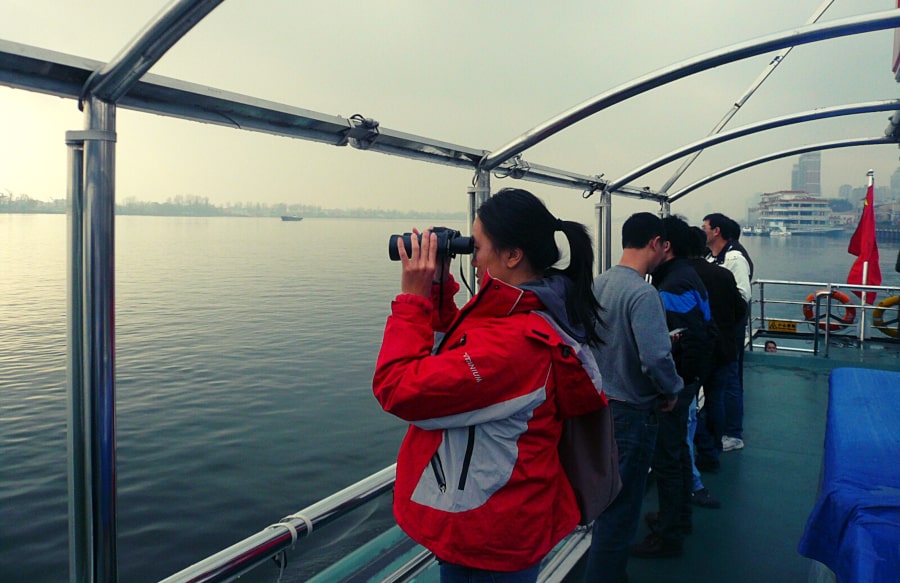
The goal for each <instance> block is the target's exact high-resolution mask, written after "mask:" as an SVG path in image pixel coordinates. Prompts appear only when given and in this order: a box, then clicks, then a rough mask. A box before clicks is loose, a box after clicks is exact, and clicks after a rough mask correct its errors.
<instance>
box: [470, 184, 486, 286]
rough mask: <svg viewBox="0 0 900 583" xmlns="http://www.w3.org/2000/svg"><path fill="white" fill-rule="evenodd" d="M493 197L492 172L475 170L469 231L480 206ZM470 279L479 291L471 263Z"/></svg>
mask: <svg viewBox="0 0 900 583" xmlns="http://www.w3.org/2000/svg"><path fill="white" fill-rule="evenodd" d="M490 197H491V173H490V172H487V171H484V170H476V171H475V197H474V200H473V202H474V207H473V208H472V212H471V215H470V218H471V221H470V222H469V231H470V234H471V229H472V223H474V222H475V214H476V212H477V211H478V208H479V207H480V206H481V205H482V204H484V202H485V201H486V200H487V199H489V198H490ZM469 281H471V282H472V289H474V290H475V291H476V292H478V282H477V281H476V280H475V267H474V266H473V265H472V264H471V262H470V263H469Z"/></svg>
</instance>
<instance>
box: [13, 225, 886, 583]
mask: <svg viewBox="0 0 900 583" xmlns="http://www.w3.org/2000/svg"><path fill="white" fill-rule="evenodd" d="M410 226H411V223H410V221H408V220H402V221H389V220H351V219H307V220H304V221H302V222H300V223H282V222H281V221H279V220H278V219H262V218H180V217H178V218H176V217H132V216H122V217H118V218H117V222H116V236H117V248H116V266H117V267H116V270H117V271H116V284H117V288H116V359H117V360H116V377H117V415H118V418H117V436H118V455H117V457H118V530H119V542H118V553H119V574H120V580H121V581H126V582H129V583H131V582H144V581H157V580H159V579H161V578H164V577H166V576H168V575H171V574H172V573H174V572H176V571H178V570H180V569H182V568H184V567H186V566H188V565H189V564H191V563H193V562H195V561H197V560H199V559H201V558H204V557H206V556H208V555H210V554H212V553H214V552H216V551H218V550H221V549H223V548H225V547H227V546H229V545H231V544H233V543H235V542H237V541H239V540H241V539H243V538H244V537H246V536H249V535H250V534H253V533H255V532H257V531H258V530H261V529H262V528H264V527H266V526H268V525H269V524H271V523H273V522H277V521H278V520H279V519H280V518H281V517H282V516H284V515H286V514H289V513H291V512H295V511H297V510H300V509H301V508H303V507H305V506H307V505H309V504H311V503H313V502H315V501H317V500H319V499H321V498H323V497H325V496H326V495H328V494H330V493H332V492H334V491H335V490H337V489H339V488H342V487H344V486H346V485H349V484H351V483H352V482H354V481H356V480H358V479H361V478H363V477H364V476H366V475H368V474H370V473H372V472H374V471H376V470H379V469H381V468H383V467H385V466H387V465H389V464H391V463H393V461H394V455H395V453H396V450H397V446H398V444H399V442H400V439H401V438H402V435H403V433H404V431H405V427H404V425H403V424H402V423H400V422H399V421H398V420H396V419H394V418H392V417H390V416H388V415H386V414H385V413H383V412H382V411H381V409H380V408H379V406H378V405H377V403H376V402H375V400H374V399H373V398H372V396H371V385H370V381H371V374H372V370H373V367H374V361H375V357H376V355H377V351H378V347H379V343H380V339H381V331H382V327H383V324H384V319H385V317H386V316H387V313H388V308H389V301H390V299H391V298H392V297H393V295H394V294H395V293H396V291H397V290H398V289H399V265H398V264H397V263H392V262H390V261H388V259H387V240H388V236H389V235H390V234H391V233H396V232H403V231H407V230H409V227H410ZM422 226H425V225H422ZM448 226H452V227H455V228H459V229H461V230H464V227H463V225H462V224H459V223H454V222H450V223H448ZM617 228H618V227H617ZM65 238H66V218H65V217H64V216H60V215H2V214H0V266H2V267H0V447H2V466H0V468H2V469H0V581H2V582H3V583H7V582H9V583H13V582H16V583H18V582H21V581H36V582H37V581H54V582H55V581H64V580H66V578H67V575H66V573H67V544H68V543H67V528H68V527H67V512H68V510H67V502H66V495H67V486H66V470H67V462H66V370H65V368H66V336H65V334H66V324H65V316H66V239H65ZM744 243H745V245H746V246H747V247H748V249H749V250H750V253H751V254H752V256H753V258H754V261H755V262H756V276H757V277H762V278H770V279H807V280H812V281H823V282H824V281H829V280H830V281H843V280H844V278H846V274H847V270H848V269H849V267H850V264H851V260H852V259H853V258H852V257H851V256H850V255H848V254H847V252H846V245H847V239H846V238H841V239H825V238H803V237H793V238H788V239H768V238H746V240H745V241H744ZM895 245H896V244H895ZM896 253H897V250H896V247H895V246H894V247H891V246H888V245H885V246H884V247H883V249H882V271H883V272H884V274H885V283H886V284H888V283H890V284H892V285H900V275H898V274H896V273H894V272H893V263H894V259H895V257H896ZM613 257H614V261H616V260H617V259H618V250H615V251H614V253H613ZM799 299H802V298H799ZM387 505H388V502H385V504H383V505H382V507H380V508H378V509H376V510H375V512H379V513H381V514H384V515H386V514H387V513H388V509H387V508H386V506H387ZM338 530H340V529H338ZM370 534H371V533H366V532H365V531H358V532H357V536H361V537H366V536H369V535H370ZM315 538H317V537H314V539H315ZM308 542H313V541H312V540H310V541H308ZM340 542H341V541H340V540H337V538H336V535H333V534H331V535H329V534H327V533H325V532H323V533H322V538H320V539H318V540H317V541H316V542H315V545H314V546H309V548H308V549H304V550H303V551H301V552H300V553H295V555H294V556H292V559H291V560H292V561H295V562H297V561H299V562H301V563H303V562H314V561H315V560H322V561H324V560H325V559H323V557H324V556H326V555H328V554H329V552H331V553H334V554H339V553H340V552H341V551H340V550H339V547H340V544H339V543H340ZM299 546H300V545H298V547H299ZM298 555H299V556H298ZM314 558H315V559H314ZM309 568H310V569H312V568H313V566H310V567H309ZM264 571H265V573H264V576H261V577H260V580H267V581H271V580H274V576H273V574H274V573H276V572H275V570H274V569H272V570H264ZM246 580H257V579H253V578H247V579H246Z"/></svg>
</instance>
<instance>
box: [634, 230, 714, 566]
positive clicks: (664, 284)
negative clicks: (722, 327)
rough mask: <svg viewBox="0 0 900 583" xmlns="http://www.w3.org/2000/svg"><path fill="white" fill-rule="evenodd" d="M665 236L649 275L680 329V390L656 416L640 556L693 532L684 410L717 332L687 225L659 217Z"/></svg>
mask: <svg viewBox="0 0 900 583" xmlns="http://www.w3.org/2000/svg"><path fill="white" fill-rule="evenodd" d="M663 224H664V226H665V229H666V236H667V237H668V239H669V241H668V245H667V246H666V254H665V258H664V259H663V262H662V263H661V264H660V265H659V267H657V268H656V270H655V271H653V274H652V275H653V286H654V287H655V288H656V289H657V290H659V295H660V298H661V299H662V303H663V306H664V308H665V310H666V323H667V325H668V329H669V330H670V334H672V333H673V332H674V331H676V330H679V331H680V332H679V333H678V334H677V336H676V338H677V340H676V341H675V342H674V344H673V347H672V357H673V358H674V360H675V367H676V370H677V371H678V374H679V376H680V377H681V379H682V381H683V382H684V389H683V390H682V391H681V393H680V394H679V395H678V403H676V405H675V408H674V409H672V410H671V411H668V412H666V413H662V414H660V415H659V435H658V436H657V438H656V450H655V452H654V454H653V463H652V464H651V468H652V469H653V475H654V476H656V489H657V492H658V494H659V512H658V513H655V514H654V515H653V516H652V517H653V518H656V520H655V521H652V520H648V522H650V523H651V526H652V532H651V533H650V534H648V535H647V537H646V538H645V539H644V540H643V541H642V542H640V543H638V544H636V545H635V546H634V547H633V548H632V549H631V554H632V555H634V556H637V557H644V558H660V557H673V556H678V555H680V554H681V553H682V552H683V546H684V537H685V535H686V534H687V533H688V532H691V530H692V529H693V525H692V521H691V513H692V510H691V506H692V499H691V498H692V495H693V492H694V489H693V485H694V476H693V463H692V462H691V453H690V449H689V447H688V412H689V409H690V406H691V403H692V401H693V400H694V398H695V397H696V396H697V392H698V391H699V390H700V385H701V384H703V383H704V382H705V381H706V379H707V378H708V377H709V375H710V373H711V371H712V354H713V350H714V347H715V343H716V340H717V338H718V335H719V332H718V329H717V328H716V324H715V322H714V321H713V319H712V313H711V311H710V308H709V296H708V294H707V291H706V286H704V285H703V282H702V281H701V280H700V276H698V275H697V272H696V271H695V270H694V268H693V267H691V265H690V263H688V260H687V256H688V254H689V249H690V239H691V237H692V236H693V235H692V234H691V231H690V227H689V226H688V224H687V223H686V222H684V221H683V220H682V219H680V218H678V217H674V216H669V217H666V218H664V219H663Z"/></svg>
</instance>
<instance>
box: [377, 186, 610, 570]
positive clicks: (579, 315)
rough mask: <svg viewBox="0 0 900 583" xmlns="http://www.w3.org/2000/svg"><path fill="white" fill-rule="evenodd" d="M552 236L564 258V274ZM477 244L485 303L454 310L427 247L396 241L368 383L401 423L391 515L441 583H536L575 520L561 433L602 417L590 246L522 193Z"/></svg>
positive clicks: (429, 240)
mask: <svg viewBox="0 0 900 583" xmlns="http://www.w3.org/2000/svg"><path fill="white" fill-rule="evenodd" d="M556 231H562V233H563V234H564V235H565V237H566V239H567V240H568V243H569V247H570V253H569V255H570V261H569V265H568V266H567V267H566V268H565V269H561V270H560V269H556V268H554V267H553V265H554V264H555V263H556V262H557V261H558V260H559V257H560V253H559V249H558V248H557V246H556V243H555V241H554V233H555V232H556ZM472 236H473V239H474V244H475V246H474V254H473V257H472V265H473V266H474V267H475V271H476V275H477V277H478V279H479V282H480V289H479V291H478V293H477V294H476V295H475V297H473V298H472V300H471V301H469V302H468V303H467V304H466V305H465V306H464V307H463V308H462V309H457V308H456V305H455V304H454V303H453V296H454V294H455V293H456V292H457V291H458V290H459V285H458V284H456V282H455V281H454V280H453V278H452V277H451V276H449V275H448V274H449V260H446V261H444V260H439V259H438V258H437V257H436V255H437V237H436V235H434V234H433V233H431V232H429V231H425V232H424V233H423V234H422V236H421V243H419V240H418V237H416V236H413V237H411V247H412V248H411V249H409V250H407V249H405V246H404V244H403V241H402V240H398V243H397V245H398V250H399V254H400V258H401V261H402V266H403V270H402V277H401V293H400V295H398V296H397V297H396V299H395V300H394V301H393V303H392V305H391V315H390V316H389V317H388V321H387V325H386V327H385V331H384V341H383V344H382V347H381V352H380V354H379V356H378V363H377V366H376V370H375V376H374V380H373V389H374V393H375V397H376V398H377V399H378V401H379V403H380V404H381V406H382V407H383V408H384V410H385V411H387V412H389V413H392V414H394V415H396V416H397V417H400V418H401V419H403V420H405V421H408V422H409V423H410V427H409V430H408V432H407V434H406V437H405V439H404V441H403V444H402V445H401V447H400V452H399V455H398V460H397V481H396V484H395V489H394V515H395V517H396V519H397V523H398V524H399V525H400V526H401V528H403V530H404V531H405V532H406V533H407V534H408V535H409V536H410V537H411V538H413V539H414V540H416V541H417V542H419V543H420V544H422V545H423V546H425V547H426V548H428V549H429V550H431V551H432V552H434V554H435V556H436V557H437V558H438V559H439V560H440V562H441V581H442V582H443V583H448V582H455V581H480V580H482V579H480V578H479V577H483V578H484V580H486V581H487V580H490V581H504V582H509V581H535V580H536V578H537V575H538V571H539V567H540V561H541V559H542V558H543V557H544V556H545V555H546V554H547V553H548V552H549V551H550V550H551V549H552V548H553V547H554V546H555V545H556V543H558V542H559V541H560V540H561V539H562V538H563V537H565V536H566V535H567V534H568V533H569V532H571V531H572V529H573V528H574V527H575V526H576V525H577V523H578V520H579V509H578V506H577V504H576V501H575V498H574V495H573V492H572V488H571V486H570V484H569V482H568V480H567V479H566V477H565V474H564V472H563V469H562V466H561V465H560V460H559V455H558V453H557V446H558V444H559V439H560V432H561V428H562V422H563V420H564V419H565V418H567V417H571V416H576V415H582V414H585V413H588V412H591V411H594V410H597V409H599V408H601V407H603V406H605V405H606V398H605V396H604V395H603V393H602V391H601V382H600V374H599V372H598V371H597V367H596V363H595V361H594V359H593V356H592V354H591V352H590V350H589V348H588V344H589V343H592V342H596V341H597V340H598V339H597V337H596V332H595V321H596V319H597V317H598V311H599V306H598V305H597V302H596V300H595V299H594V295H593V293H592V291H591V285H592V269H593V250H592V245H591V239H590V236H589V235H588V232H587V230H586V229H585V227H584V226H583V225H581V224H580V223H576V222H572V221H562V220H559V219H557V218H556V217H554V216H553V215H552V214H551V213H550V211H548V210H547V208H546V207H545V206H544V204H543V203H542V202H541V201H540V200H539V199H538V198H537V197H535V196H534V195H533V194H531V193H529V192H527V191H524V190H520V189H504V190H501V191H500V192H499V193H498V194H496V195H495V196H493V197H492V198H490V199H489V200H487V201H486V202H485V203H484V204H483V205H482V206H481V207H480V208H479V209H478V216H477V218H476V219H475V223H474V224H473V226H472ZM398 239H400V238H398ZM439 263H440V264H441V265H440V267H441V269H439V270H438V269H436V268H437V267H438V266H439ZM436 274H438V275H436ZM435 332H443V333H444V334H443V337H442V338H441V340H440V342H439V343H438V344H437V345H435Z"/></svg>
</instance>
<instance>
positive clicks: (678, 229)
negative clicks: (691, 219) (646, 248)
mask: <svg viewBox="0 0 900 583" xmlns="http://www.w3.org/2000/svg"><path fill="white" fill-rule="evenodd" d="M662 222H663V226H664V227H665V228H666V237H667V240H668V241H669V245H671V246H672V254H673V255H674V256H675V257H688V256H689V255H690V251H691V246H692V239H693V237H694V235H692V234H691V227H690V225H688V224H687V222H686V221H685V220H684V219H682V218H681V217H676V216H674V215H670V216H668V217H666V218H664V219H662Z"/></svg>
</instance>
